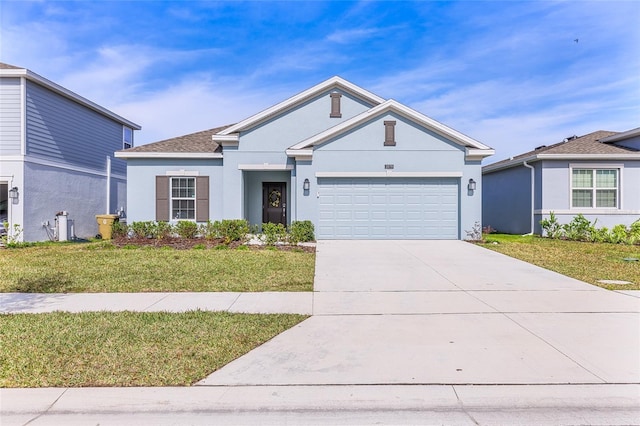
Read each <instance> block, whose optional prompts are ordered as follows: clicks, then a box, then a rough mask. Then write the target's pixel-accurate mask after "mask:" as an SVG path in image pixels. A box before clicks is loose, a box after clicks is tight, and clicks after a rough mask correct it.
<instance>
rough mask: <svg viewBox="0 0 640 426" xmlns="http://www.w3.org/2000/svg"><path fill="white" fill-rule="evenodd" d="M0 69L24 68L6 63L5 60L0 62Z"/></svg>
mask: <svg viewBox="0 0 640 426" xmlns="http://www.w3.org/2000/svg"><path fill="white" fill-rule="evenodd" d="M0 69H2V70H21V69H24V68H20V67H16V66H14V65H11V64H5V63H4V62H0Z"/></svg>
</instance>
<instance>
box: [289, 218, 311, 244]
mask: <svg viewBox="0 0 640 426" xmlns="http://www.w3.org/2000/svg"><path fill="white" fill-rule="evenodd" d="M314 231H315V230H314V228H313V223H311V221H310V220H295V221H293V222H291V226H290V227H289V242H290V243H291V244H298V243H307V242H309V241H313V240H315V233H314Z"/></svg>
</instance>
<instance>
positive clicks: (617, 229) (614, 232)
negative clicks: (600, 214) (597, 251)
mask: <svg viewBox="0 0 640 426" xmlns="http://www.w3.org/2000/svg"><path fill="white" fill-rule="evenodd" d="M626 241H627V227H626V226H624V225H616V226H614V227H613V228H612V229H611V234H610V237H609V242H610V243H612V244H624V243H625V242H626Z"/></svg>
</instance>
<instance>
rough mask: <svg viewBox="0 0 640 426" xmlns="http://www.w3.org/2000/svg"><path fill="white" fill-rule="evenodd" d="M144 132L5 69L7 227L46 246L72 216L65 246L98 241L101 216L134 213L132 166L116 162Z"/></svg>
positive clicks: (0, 112) (0, 88)
mask: <svg viewBox="0 0 640 426" xmlns="http://www.w3.org/2000/svg"><path fill="white" fill-rule="evenodd" d="M139 129H140V126H138V125H137V124H135V123H132V122H131V121H129V120H126V119H124V118H122V117H120V116H118V115H116V114H114V113H113V112H111V111H108V110H106V109H105V108H103V107H101V106H99V105H96V104H94V103H93V102H91V101H89V100H87V99H85V98H83V97H81V96H79V95H77V94H75V93H73V92H71V91H69V90H67V89H65V88H64V87H62V86H59V85H58V84H56V83H53V82H51V81H49V80H47V79H45V78H43V77H41V76H39V75H38V74H35V73H34V72H32V71H30V70H27V69H24V68H19V67H15V66H12V65H8V64H3V63H0V220H6V221H8V222H9V228H10V231H11V229H12V228H13V225H17V226H19V227H20V228H21V229H22V231H23V234H22V236H21V238H22V239H23V240H24V241H42V240H46V239H49V238H50V237H51V236H52V235H53V234H54V228H55V225H56V222H57V220H56V219H57V217H58V216H56V214H57V213H59V212H67V215H60V221H62V219H64V221H65V222H67V224H68V226H67V235H60V236H59V237H60V239H65V238H64V237H67V238H68V237H70V236H72V234H74V233H75V235H76V236H78V237H88V236H93V235H95V234H96V233H97V229H98V225H97V223H96V218H95V215H96V214H104V213H107V210H108V212H109V213H114V212H116V211H118V210H119V209H120V208H121V207H124V206H126V164H125V162H124V161H122V160H115V159H114V160H113V162H112V163H111V161H110V158H111V157H112V156H113V152H114V151H117V150H120V149H123V148H127V147H131V146H133V131H134V130H139ZM108 157H109V160H107V158H108ZM108 163H111V167H110V168H108V167H107V164H108ZM108 177H110V178H109V179H108ZM107 200H108V201H107ZM107 203H109V205H108V206H107Z"/></svg>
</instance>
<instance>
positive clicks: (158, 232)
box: [153, 222, 173, 239]
mask: <svg viewBox="0 0 640 426" xmlns="http://www.w3.org/2000/svg"><path fill="white" fill-rule="evenodd" d="M171 234H173V225H171V224H170V223H169V222H156V224H155V226H154V228H153V236H154V237H155V238H156V239H163V238H169V237H170V236H171Z"/></svg>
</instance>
